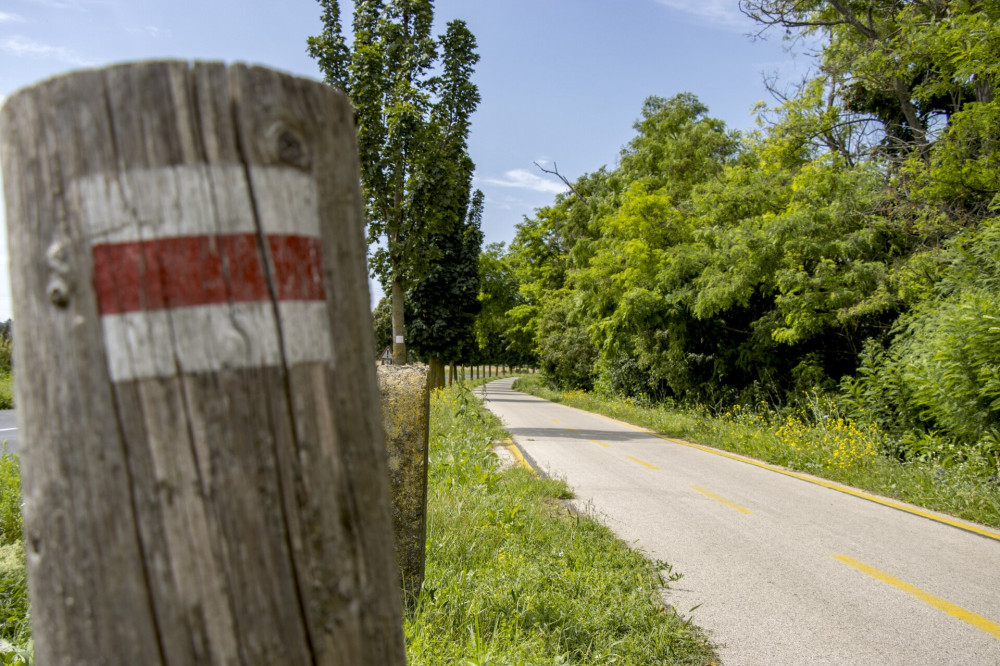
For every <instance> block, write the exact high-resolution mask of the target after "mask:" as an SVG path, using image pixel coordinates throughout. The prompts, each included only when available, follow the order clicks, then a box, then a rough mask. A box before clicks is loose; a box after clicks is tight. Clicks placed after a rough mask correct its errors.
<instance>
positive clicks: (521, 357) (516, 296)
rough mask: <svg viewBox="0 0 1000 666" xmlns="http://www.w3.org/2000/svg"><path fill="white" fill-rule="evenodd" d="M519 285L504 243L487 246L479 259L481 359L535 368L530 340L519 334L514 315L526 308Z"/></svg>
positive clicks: (477, 327)
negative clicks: (533, 366)
mask: <svg viewBox="0 0 1000 666" xmlns="http://www.w3.org/2000/svg"><path fill="white" fill-rule="evenodd" d="M519 288H520V284H519V282H518V279H517V276H516V275H515V273H514V267H513V266H512V262H511V257H510V255H509V254H508V253H507V251H506V249H505V248H504V244H503V243H493V244H490V245H489V246H487V247H486V248H485V249H484V250H483V251H482V253H481V254H480V256H479V303H480V311H479V316H478V317H477V318H476V323H475V336H476V345H477V347H478V350H479V357H480V358H482V359H487V360H492V361H499V362H501V363H506V364H509V365H514V366H519V365H534V364H535V363H537V358H536V356H535V354H534V351H533V348H532V344H531V341H530V339H528V338H527V337H526V336H524V335H522V334H520V331H521V329H520V328H519V327H518V326H516V325H515V323H514V318H513V315H512V312H513V311H514V310H515V309H516V308H518V307H519V306H521V305H523V304H524V302H525V299H524V297H523V296H522V295H521V293H520V289H519Z"/></svg>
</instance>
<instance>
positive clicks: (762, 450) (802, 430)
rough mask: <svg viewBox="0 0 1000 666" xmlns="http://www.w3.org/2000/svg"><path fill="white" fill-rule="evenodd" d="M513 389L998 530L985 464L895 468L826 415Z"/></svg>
mask: <svg viewBox="0 0 1000 666" xmlns="http://www.w3.org/2000/svg"><path fill="white" fill-rule="evenodd" d="M515 388H516V389H517V390H519V391H524V392H526V393H531V394H533V395H536V396H538V397H541V398H545V399H547V400H552V401H553V402H560V403H563V404H566V405H569V406H571V407H577V408H579V409H584V410H586V411H590V412H596V413H599V414H604V415H606V416H611V417H614V418H616V419H620V420H622V421H625V422H628V423H632V424H635V425H638V426H643V427H645V428H649V429H651V430H653V431H655V432H657V433H660V434H662V435H665V436H668V437H675V438H678V439H685V440H689V441H692V442H698V443H700V444H705V445H708V446H713V447H716V448H719V449H723V450H726V451H732V452H734V453H739V454H742V455H746V456H750V457H752V458H756V459H758V460H762V461H765V462H768V463H771V464H775V465H781V466H784V467H787V468H789V469H794V470H799V471H803V472H806V473H809V474H813V475H815V476H820V477H823V478H826V479H830V480H831V481H837V482H839V483H843V484H846V485H850V486H853V487H855V488H861V489H864V490H868V491H871V492H873V493H876V494H878V495H882V496H885V497H892V498H895V499H899V500H902V501H904V502H909V503H911V504H915V505H917V506H922V507H925V508H928V509H933V510H935V511H940V512H942V513H948V514H951V515H953V516H957V517H959V518H964V519H966V520H971V521H975V522H978V523H981V524H983V525H989V526H991V527H1000V481H998V477H997V476H996V466H995V464H993V462H992V461H991V460H985V459H978V458H974V457H970V458H968V459H966V460H964V461H961V462H954V463H953V464H950V465H948V466H947V467H945V466H942V465H941V464H939V463H937V462H934V461H919V460H913V461H907V462H901V461H900V460H898V459H897V458H895V457H893V456H891V455H889V454H887V453H885V451H886V448H887V443H886V438H885V437H884V436H883V435H882V434H881V433H879V432H878V431H877V430H876V429H874V428H872V427H869V426H863V425H861V424H858V423H855V422H852V421H850V420H849V419H844V418H840V417H838V416H837V415H836V413H835V411H834V410H828V411H829V412H830V413H829V414H828V415H827V416H820V418H816V413H819V412H823V411H824V408H825V407H826V406H824V405H818V406H817V407H816V409H813V410H812V411H813V413H812V414H805V413H803V412H787V413H780V414H779V413H776V412H773V411H770V410H768V409H767V408H766V407H764V406H759V407H756V408H745V407H737V408H733V409H731V410H729V411H727V412H725V413H723V414H720V415H718V416H713V415H709V414H708V413H707V412H706V410H704V409H698V408H681V407H676V406H668V405H654V406H649V405H643V404H640V403H638V402H636V401H634V400H631V399H628V398H614V397H605V396H598V395H595V394H593V393H586V392H582V391H558V390H554V389H552V388H550V387H548V386H547V385H546V384H545V380H544V378H542V377H529V378H523V379H519V380H517V382H516V383H515Z"/></svg>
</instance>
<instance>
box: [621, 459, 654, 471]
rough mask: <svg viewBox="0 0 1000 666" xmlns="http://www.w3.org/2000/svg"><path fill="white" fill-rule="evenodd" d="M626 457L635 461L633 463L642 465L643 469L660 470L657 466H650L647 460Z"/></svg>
mask: <svg viewBox="0 0 1000 666" xmlns="http://www.w3.org/2000/svg"><path fill="white" fill-rule="evenodd" d="M625 457H626V458H628V459H629V460H631V461H633V462H637V463H639V464H640V465H642V466H643V467H646V468H648V469H660V468H659V467H657V466H656V465H650V464H649V463H648V462H646V461H645V460H639V459H638V458H633V457H632V456H625Z"/></svg>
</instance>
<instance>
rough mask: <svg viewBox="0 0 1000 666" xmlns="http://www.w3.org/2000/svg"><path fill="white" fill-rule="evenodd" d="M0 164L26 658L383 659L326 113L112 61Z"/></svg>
mask: <svg viewBox="0 0 1000 666" xmlns="http://www.w3.org/2000/svg"><path fill="white" fill-rule="evenodd" d="M0 150H2V158H3V177H4V187H5V198H6V202H7V222H8V228H9V242H10V249H11V257H12V260H11V272H12V282H13V289H14V320H15V321H16V322H17V326H18V331H19V343H18V345H17V348H16V351H15V354H16V361H15V362H16V364H17V367H18V368H19V372H18V376H17V382H16V387H15V390H16V392H17V400H18V405H19V413H20V414H19V416H20V427H21V428H22V433H23V438H24V441H25V442H26V445H25V447H24V449H25V450H24V453H23V454H22V466H23V475H24V480H23V489H24V495H25V531H26V543H27V548H28V566H29V580H30V583H29V585H30V594H31V601H32V621H33V628H34V633H35V641H36V642H35V645H36V655H37V659H38V662H39V663H41V664H60V665H61V664H70V663H72V664H95V665H96V664H102V665H117V664H121V665H122V666H124V665H126V664H127V665H130V666H131V665H134V664H171V665H173V664H178V665H181V664H185V665H186V664H272V663H288V664H362V665H364V664H398V663H404V661H405V656H404V652H403V644H402V631H401V602H400V593H399V589H398V580H399V573H398V569H397V567H396V564H395V561H394V549H393V540H392V530H391V520H390V511H389V488H388V477H387V472H386V458H385V451H384V447H383V440H382V432H381V427H380V422H379V411H378V393H377V389H376V386H375V376H374V373H373V372H372V368H371V366H370V364H369V363H367V362H366V360H367V358H368V349H367V347H368V345H369V341H370V337H371V314H370V312H369V311H368V289H367V272H366V266H365V245H364V236H363V219H362V212H361V210H362V209H361V196H360V191H359V178H358V162H357V149H356V145H355V133H354V121H353V110H352V109H351V107H350V105H349V103H348V102H347V100H346V98H344V97H343V96H342V95H341V94H339V93H338V92H336V91H334V90H332V89H331V88H329V87H327V86H324V85H322V84H319V83H317V82H313V81H308V80H305V79H299V78H295V77H291V76H288V75H285V74H281V73H277V72H274V71H272V70H268V69H265V68H260V67H247V66H243V65H236V66H231V67H225V66H223V65H221V64H212V63H209V64H194V65H189V64H187V63H183V62H152V63H140V64H135V65H123V66H118V67H112V68H108V69H104V70H98V71H87V72H80V73H75V74H72V75H69V76H66V77H61V78H57V79H53V80H50V81H46V82H44V83H42V84H39V85H37V86H35V87H33V88H30V89H27V90H25V91H22V92H20V93H18V94H16V95H14V96H12V97H11V98H10V99H9V100H8V101H7V103H6V105H5V106H4V108H3V110H2V112H0ZM109 261H110V262H111V263H110V264H109V263H107V262H109ZM109 266H112V268H109Z"/></svg>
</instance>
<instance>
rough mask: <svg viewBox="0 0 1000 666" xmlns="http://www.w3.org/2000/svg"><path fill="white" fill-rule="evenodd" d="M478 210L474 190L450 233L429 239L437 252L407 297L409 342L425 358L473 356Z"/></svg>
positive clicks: (480, 207)
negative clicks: (437, 255)
mask: <svg viewBox="0 0 1000 666" xmlns="http://www.w3.org/2000/svg"><path fill="white" fill-rule="evenodd" d="M482 211H483V193H482V192H481V191H479V190H476V193H475V194H474V195H473V198H472V200H471V202H469V203H468V212H467V213H466V214H464V215H463V216H462V222H461V224H456V228H455V229H453V230H452V231H451V232H450V233H447V234H435V235H433V236H431V237H430V238H429V239H428V243H430V244H433V245H434V246H435V247H436V248H437V249H438V251H439V252H440V258H439V260H438V262H437V263H436V264H435V265H434V266H432V267H431V268H430V269H429V270H428V272H427V275H426V277H425V278H424V279H423V280H421V281H420V282H419V283H417V284H416V285H414V287H413V288H412V289H411V290H410V293H409V297H408V298H407V303H408V310H407V312H408V314H407V320H408V321H409V322H410V325H409V331H410V345H411V346H412V348H413V349H414V350H415V351H416V352H417V353H419V354H421V355H423V356H424V357H435V358H438V359H441V360H444V361H470V360H472V359H473V358H474V357H475V349H474V344H473V336H474V331H473V327H474V326H475V322H476V315H478V314H479V309H480V303H479V255H480V248H481V247H482V243H483V232H482V230H481V229H480V224H481V221H482ZM494 360H495V359H494Z"/></svg>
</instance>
